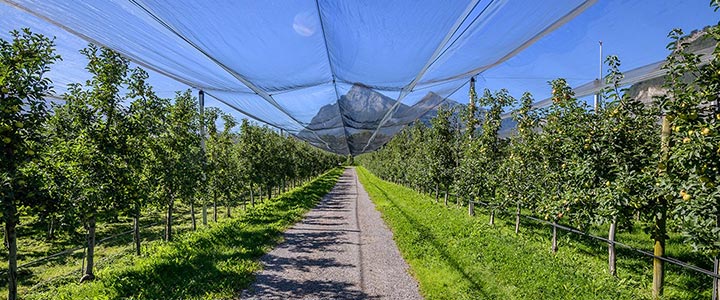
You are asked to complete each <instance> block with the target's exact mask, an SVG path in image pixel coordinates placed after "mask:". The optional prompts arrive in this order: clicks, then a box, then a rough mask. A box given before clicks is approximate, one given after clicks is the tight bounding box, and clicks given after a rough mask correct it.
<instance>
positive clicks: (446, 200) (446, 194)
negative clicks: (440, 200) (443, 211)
mask: <svg viewBox="0 0 720 300" xmlns="http://www.w3.org/2000/svg"><path fill="white" fill-rule="evenodd" d="M448 194H449V192H448V190H447V189H446V190H445V206H448Z"/></svg>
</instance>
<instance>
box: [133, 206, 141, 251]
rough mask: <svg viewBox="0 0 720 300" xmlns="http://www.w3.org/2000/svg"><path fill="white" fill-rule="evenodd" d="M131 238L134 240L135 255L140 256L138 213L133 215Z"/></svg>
mask: <svg viewBox="0 0 720 300" xmlns="http://www.w3.org/2000/svg"><path fill="white" fill-rule="evenodd" d="M133 240H134V242H135V255H137V256H140V213H139V212H136V213H135V215H134V216H133Z"/></svg>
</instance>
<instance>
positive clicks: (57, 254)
mask: <svg viewBox="0 0 720 300" xmlns="http://www.w3.org/2000/svg"><path fill="white" fill-rule="evenodd" d="M159 224H160V223H157V222H156V223H153V224H150V225H145V226H143V227H140V229H145V228H148V227H152V226H155V225H159ZM133 231H135V229H130V230H128V231H124V232H121V233H118V234H115V235H111V236H109V237H106V238H103V239H101V240H98V241H97V242H96V243H95V245H98V244H100V243H102V242H105V241H108V240H111V239H114V238H116V237H119V236H121V235H126V234H129V233H132V232H133ZM84 248H86V246H85V245H83V246H79V247H75V248H72V249H67V250H63V251H60V252H58V253H55V254H52V255H48V256H45V257H42V258H39V259H36V260H33V261H30V262H26V263H24V264H21V265H19V266H18V267H17V269H18V270H20V268H24V267H28V266H32V265H35V264H37V263H39V262H43V261H46V260H48V259H51V258H55V257H58V256H62V255H66V254H69V253H73V252H75V251H77V250H80V249H84ZM84 261H85V259H84V258H83V262H84ZM6 273H7V270H2V271H0V275H4V274H6Z"/></svg>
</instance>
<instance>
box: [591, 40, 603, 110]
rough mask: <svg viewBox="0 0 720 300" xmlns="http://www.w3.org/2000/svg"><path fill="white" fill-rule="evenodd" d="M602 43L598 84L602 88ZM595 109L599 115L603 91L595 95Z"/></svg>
mask: <svg viewBox="0 0 720 300" xmlns="http://www.w3.org/2000/svg"><path fill="white" fill-rule="evenodd" d="M599 43H600V73H599V74H598V82H599V83H600V86H602V85H603V84H604V83H603V51H602V41H599ZM593 102H594V103H593V107H594V108H595V113H598V112H599V111H600V103H601V102H602V91H598V93H597V94H595V99H594V101H593Z"/></svg>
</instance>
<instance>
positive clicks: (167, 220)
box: [165, 196, 175, 242]
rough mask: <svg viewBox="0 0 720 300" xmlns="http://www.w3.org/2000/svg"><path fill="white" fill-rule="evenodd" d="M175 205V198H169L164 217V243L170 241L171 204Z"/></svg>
mask: <svg viewBox="0 0 720 300" xmlns="http://www.w3.org/2000/svg"><path fill="white" fill-rule="evenodd" d="M174 203H175V197H174V196H170V202H169V203H168V207H167V213H166V215H165V241H167V242H169V241H172V218H173V215H172V211H173V204H174Z"/></svg>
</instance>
